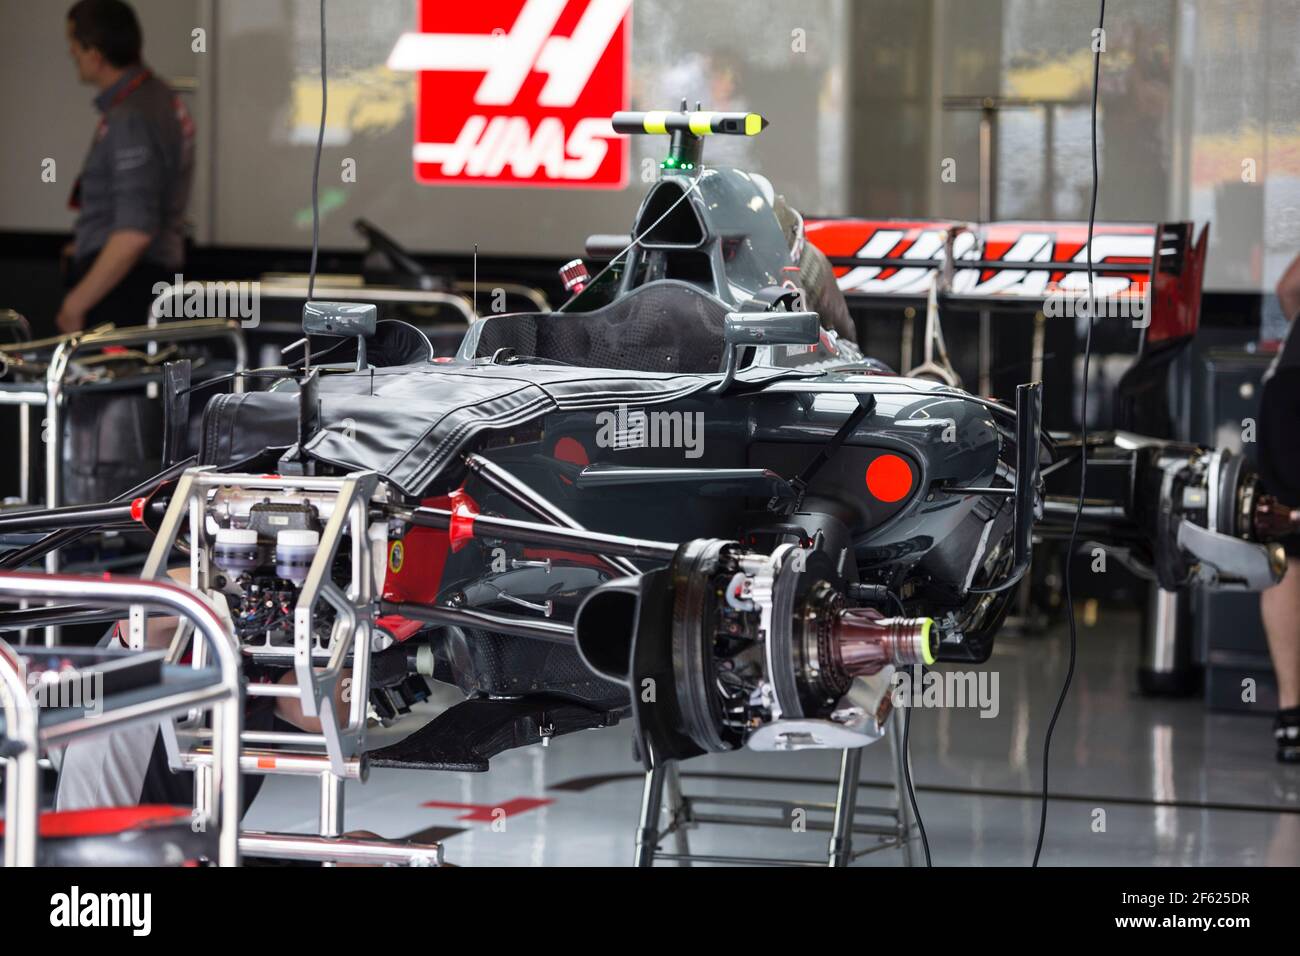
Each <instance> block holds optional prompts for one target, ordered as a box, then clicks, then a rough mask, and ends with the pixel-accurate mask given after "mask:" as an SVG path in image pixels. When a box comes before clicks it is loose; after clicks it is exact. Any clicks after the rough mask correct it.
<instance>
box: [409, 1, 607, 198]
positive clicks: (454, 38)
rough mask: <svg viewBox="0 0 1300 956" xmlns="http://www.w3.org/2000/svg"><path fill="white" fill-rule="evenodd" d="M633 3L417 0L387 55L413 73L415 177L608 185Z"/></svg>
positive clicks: (432, 180)
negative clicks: (407, 28) (410, 27)
mask: <svg viewBox="0 0 1300 956" xmlns="http://www.w3.org/2000/svg"><path fill="white" fill-rule="evenodd" d="M631 6H632V0H476V2H473V3H447V2H446V0H420V30H419V32H418V33H406V34H403V35H402V37H401V38H400V39H399V40H398V41H397V46H395V47H394V48H393V52H392V53H391V54H390V55H389V58H388V66H389V68H390V69H393V70H413V71H417V72H418V73H419V78H418V80H417V83H418V92H417V95H416V118H415V149H414V158H415V178H416V179H417V180H418V181H420V182H422V183H449V184H461V185H482V184H495V185H507V186H555V185H570V186H584V187H591V186H595V187H602V188H618V187H621V186H623V185H625V183H626V181H627V141H626V140H625V139H624V138H622V137H619V136H617V135H615V133H614V131H613V130H612V129H611V128H610V124H609V117H610V116H611V115H612V114H613V113H615V112H616V111H618V110H622V109H627V105H628V104H627V89H628V82H627V73H628V68H627V63H628V55H629V52H630V49H631V43H630V37H629V34H630V27H629V23H628V21H629V15H628V10H629V9H630V7H631Z"/></svg>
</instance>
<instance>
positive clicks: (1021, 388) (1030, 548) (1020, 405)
mask: <svg viewBox="0 0 1300 956" xmlns="http://www.w3.org/2000/svg"><path fill="white" fill-rule="evenodd" d="M1042 420H1043V383H1042V382H1033V383H1031V384H1028V385H1017V386H1016V487H1015V491H1014V493H1013V502H1012V507H1013V508H1014V509H1015V510H1014V512H1013V518H1014V525H1013V529H1012V565H1011V570H1010V572H1009V573H1008V575H1007V579H1006V580H1005V581H1004V582H1003V583H1002V584H999V585H997V586H996V587H993V588H971V589H970V590H971V592H972V593H974V594H987V593H992V592H996V591H1005V590H1007V589H1009V588H1011V587H1014V586H1015V585H1016V583H1017V582H1019V580H1020V579H1021V578H1022V577H1024V575H1025V572H1026V571H1028V570H1029V562H1030V561H1031V560H1032V559H1033V552H1034V522H1035V521H1037V520H1038V518H1039V517H1041V509H1040V506H1039V502H1040V501H1041V494H1040V490H1041V485H1042V473H1041V470H1040V468H1039V462H1038V455H1039V446H1040V444H1041V442H1042Z"/></svg>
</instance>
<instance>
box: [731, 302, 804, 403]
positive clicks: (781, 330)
mask: <svg viewBox="0 0 1300 956" xmlns="http://www.w3.org/2000/svg"><path fill="white" fill-rule="evenodd" d="M821 334H822V323H821V317H820V316H818V315H817V313H816V312H728V313H727V315H726V317H725V318H724V319H723V320H722V339H723V341H724V342H725V343H726V344H727V359H726V361H727V364H726V365H725V366H724V367H723V369H722V381H721V382H719V383H718V384H717V385H715V386H713V388H712V391H713V393H714V394H716V395H721V394H722V393H723V392H725V391H726V390H727V389H729V388H731V383H732V382H733V381H734V380H735V378H736V368H737V366H738V365H739V364H740V357H739V355H738V354H737V353H738V352H739V351H740V349H742V348H744V347H745V346H747V345H749V346H752V345H816V344H817V343H818V342H819V341H821Z"/></svg>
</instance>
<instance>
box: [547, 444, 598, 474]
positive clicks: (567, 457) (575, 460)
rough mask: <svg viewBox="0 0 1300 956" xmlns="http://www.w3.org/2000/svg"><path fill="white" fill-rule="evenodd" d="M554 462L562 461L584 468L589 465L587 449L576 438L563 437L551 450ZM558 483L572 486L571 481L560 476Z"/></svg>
mask: <svg viewBox="0 0 1300 956" xmlns="http://www.w3.org/2000/svg"><path fill="white" fill-rule="evenodd" d="M551 454H552V455H554V456H555V460H556V461H563V462H566V463H567V464H570V465H577V466H578V467H579V468H586V467H587V466H588V465H590V464H591V456H590V455H588V454H587V449H586V448H585V447H583V444H582V442H580V441H578V439H576V438H569V437H567V436H566V437H564V438H561V439H560V440H559V441H557V442H556V443H555V448H553V449H552V450H551ZM560 481H562V482H564V483H565V484H566V485H571V484H573V481H572V480H570V479H568V478H566V477H564V475H560Z"/></svg>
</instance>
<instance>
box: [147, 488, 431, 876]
mask: <svg viewBox="0 0 1300 956" xmlns="http://www.w3.org/2000/svg"><path fill="white" fill-rule="evenodd" d="M248 493H255V494H257V495H258V496H263V495H268V496H278V495H285V494H290V493H292V495H294V496H297V497H302V496H310V497H313V498H315V499H316V500H319V501H320V502H321V503H322V505H323V506H325V505H327V506H328V507H327V513H328V515H329V517H328V519H327V520H326V522H325V526H324V528H323V530H322V532H321V537H320V545H319V547H318V549H317V551H316V556H315V558H314V559H313V561H312V564H311V566H310V568H309V569H308V571H307V576H306V580H305V581H304V583H303V586H302V589H301V590H300V592H299V594H298V602H297V604H296V606H295V608H294V611H293V616H294V640H293V644H292V645H288V646H284V647H279V646H272V645H270V644H261V645H245V646H242V647H241V648H240V652H241V656H243V657H248V658H251V659H255V660H261V661H267V660H279V661H281V662H282V663H284V664H287V665H291V666H292V668H293V671H294V674H295V677H296V678H297V680H296V683H293V684H262V683H253V684H249V685H248V687H247V688H246V693H247V694H248V696H250V697H285V698H291V699H294V700H297V701H298V702H299V703H300V704H301V706H302V710H303V713H304V714H306V715H307V716H309V717H317V718H319V719H320V723H321V730H320V732H319V733H309V732H306V731H255V730H245V731H244V732H243V734H241V735H240V743H241V746H240V750H239V753H238V762H239V768H240V770H241V771H242V772H244V773H255V774H262V775H289V776H310V777H315V778H316V779H317V780H318V782H319V784H320V817H319V828H318V835H317V836H304V835H298V834H276V833H260V832H252V831H249V832H244V833H242V834H241V835H240V837H239V850H240V853H242V854H244V855H246V856H265V857H275V858H277V859H284V858H286V857H287V858H290V859H296V860H313V861H318V862H322V863H325V864H327V865H328V864H330V863H334V862H350V863H406V864H409V865H413V866H429V865H432V866H436V865H440V864H441V863H442V847H441V845H440V844H414V843H402V842H398V841H386V840H361V839H353V838H349V837H344V836H342V834H343V833H344V832H345V829H346V828H345V826H344V785H345V781H348V780H357V781H361V782H364V781H365V780H366V778H367V777H368V776H369V763H368V761H367V758H366V754H365V737H366V722H367V718H368V707H369V693H368V690H369V687H370V653H371V641H372V637H373V636H374V631H373V628H372V626H371V622H372V620H373V611H374V608H375V604H376V601H377V599H378V596H379V595H378V582H377V581H376V579H375V558H374V555H375V549H377V548H383V547H384V546H385V543H386V541H387V531H386V527H385V526H384V525H383V524H382V523H376V524H373V525H372V524H371V523H370V519H369V509H370V506H371V504H372V503H374V502H382V501H384V500H385V498H386V494H387V492H386V488H385V486H383V485H382V484H380V482H379V479H378V476H377V475H376V474H375V473H373V472H357V473H354V474H351V475H348V476H346V477H344V478H323V477H313V476H307V475H296V476H287V475H286V476H278V475H236V474H222V473H217V472H214V471H211V470H209V469H206V468H192V469H190V470H188V471H186V472H185V473H184V474H183V475H182V476H181V478H180V480H179V481H178V482H177V485H176V488H175V490H174V492H173V493H172V498H171V503H170V504H169V505H168V508H167V513H166V514H165V515H164V516H163V519H162V523H161V525H160V526H159V529H158V532H157V534H156V536H155V538H154V544H153V548H152V550H151V551H150V552H149V557H148V558H147V559H146V561H145V566H144V570H143V571H142V576H143V577H144V578H146V579H159V578H161V577H162V576H164V575H165V574H166V570H167V561H168V559H169V557H170V555H171V553H172V549H173V547H174V545H175V542H176V540H177V538H178V536H179V535H181V534H182V532H185V533H187V534H188V537H189V540H190V541H192V542H201V541H205V540H206V538H207V535H208V532H207V530H206V513H207V512H206V509H207V506H208V499H209V496H210V495H236V494H248ZM345 541H350V546H348V545H345ZM341 549H343V553H344V554H347V556H348V557H349V558H350V561H349V564H350V567H351V574H350V583H349V584H348V586H347V588H346V590H344V589H343V588H340V587H339V586H338V585H336V584H334V583H333V580H332V578H333V573H334V566H335V561H336V558H338V557H339V555H340V550H341ZM214 573H215V569H213V568H212V567H210V566H209V565H208V563H207V561H206V551H205V549H204V548H203V547H194V548H192V549H191V566H190V586H191V587H192V588H193V589H194V590H196V591H198V592H200V593H206V592H207V591H208V590H209V589H210V588H212V587H213V582H212V581H211V580H210V579H211V577H212V575H213V574H214ZM320 604H325V605H328V606H329V607H330V608H332V609H333V611H334V614H335V622H334V625H333V628H332V630H331V633H330V635H329V639H328V641H327V642H326V641H322V640H320V639H318V637H317V635H316V634H315V632H314V628H313V622H314V620H315V615H316V611H317V608H318V606H319V605H320ZM183 641H184V635H183V634H178V635H177V638H176V639H175V640H174V641H173V646H176V644H177V643H178V642H181V643H183ZM129 642H130V645H131V646H132V647H133V648H141V647H143V646H144V614H143V609H142V608H140V607H135V606H133V607H132V608H131V612H130V630H129ZM196 651H197V649H196ZM195 656H196V657H198V656H199V655H198V654H197V653H196V655H195ZM345 668H350V670H351V676H350V678H345V677H344V673H343V672H344V670H345ZM344 680H350V682H351V683H350V685H349V687H350V692H349V693H345V694H344V695H343V700H344V708H345V712H340V709H339V708H338V706H337V703H336V700H337V695H336V690H337V689H339V688H340V683H341V682H342V681H344ZM340 718H342V722H341V724H342V725H341V726H340ZM210 734H211V731H209V730H208V728H206V727H205V726H203V724H202V722H201V721H196V720H188V721H182V722H180V723H179V724H166V725H164V726H163V742H164V744H165V746H166V748H167V754H168V758H169V760H170V762H171V765H172V767H173V768H174V769H192V770H194V780H195V790H196V794H197V799H198V800H200V801H202V800H205V799H207V798H206V797H205V796H204V794H205V793H206V792H208V791H209V790H210V786H211V784H210V776H211V772H212V767H213V760H214V754H213V747H212V746H211V745H210V742H209V737H210Z"/></svg>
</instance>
